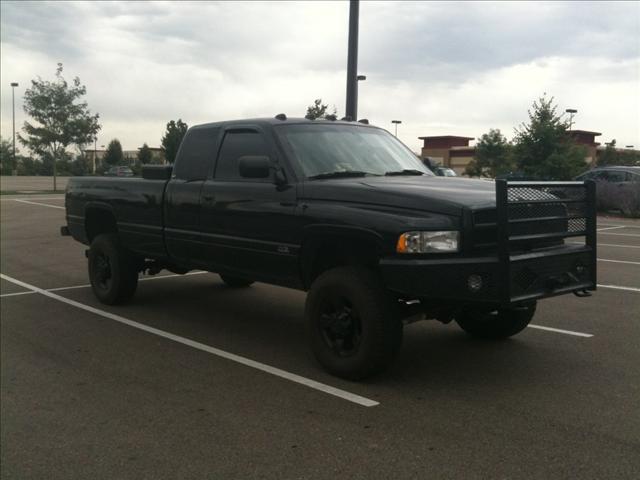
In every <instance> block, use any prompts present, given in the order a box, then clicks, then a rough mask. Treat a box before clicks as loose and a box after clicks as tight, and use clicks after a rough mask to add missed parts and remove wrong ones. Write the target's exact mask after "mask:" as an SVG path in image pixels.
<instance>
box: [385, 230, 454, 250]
mask: <svg viewBox="0 0 640 480" xmlns="http://www.w3.org/2000/svg"><path fill="white" fill-rule="evenodd" d="M459 243H460V232H405V233H403V234H402V235H400V237H399V238H398V243H397V244H396V251H397V252H398V253H445V252H457V251H458V245H459Z"/></svg>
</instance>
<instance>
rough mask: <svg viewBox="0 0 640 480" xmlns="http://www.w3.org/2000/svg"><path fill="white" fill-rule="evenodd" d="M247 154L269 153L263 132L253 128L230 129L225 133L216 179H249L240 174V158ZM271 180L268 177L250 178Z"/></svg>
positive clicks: (267, 154) (266, 154)
mask: <svg viewBox="0 0 640 480" xmlns="http://www.w3.org/2000/svg"><path fill="white" fill-rule="evenodd" d="M246 155H265V156H270V155H269V147H268V145H267V143H266V141H265V139H264V137H263V135H262V134H261V133H258V132H256V131H253V130H237V131H229V132H227V133H226V134H225V136H224V140H223V142H222V148H221V149H220V155H219V156H218V163H217V164H216V174H215V177H216V179H219V180H248V179H244V178H242V177H241V176H240V171H239V169H238V159H239V158H240V157H244V156H246ZM250 180H251V181H269V180H268V179H254V178H252V179H250Z"/></svg>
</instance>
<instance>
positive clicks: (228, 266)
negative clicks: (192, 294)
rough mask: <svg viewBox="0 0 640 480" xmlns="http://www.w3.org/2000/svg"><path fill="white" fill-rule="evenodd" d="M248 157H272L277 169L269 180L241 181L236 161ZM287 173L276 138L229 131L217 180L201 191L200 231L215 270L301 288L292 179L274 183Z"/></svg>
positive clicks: (249, 130)
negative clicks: (278, 170)
mask: <svg viewBox="0 0 640 480" xmlns="http://www.w3.org/2000/svg"><path fill="white" fill-rule="evenodd" d="M245 156H263V157H264V156H267V157H269V159H270V161H271V163H272V165H273V166H274V168H273V169H272V171H271V174H270V175H269V177H267V178H243V177H242V176H241V175H240V170H239V165H238V160H239V159H240V158H242V157H245ZM284 167H285V165H284V159H283V158H281V157H280V155H279V154H278V151H277V148H276V145H275V144H274V142H273V140H272V137H271V136H270V135H268V134H265V132H264V131H263V130H261V129H260V128H259V127H255V126H247V127H242V128H238V127H236V126H234V127H228V128H227V129H226V131H225V132H224V137H223V140H222V144H221V146H220V151H219V154H218V158H217V161H216V165H215V169H214V172H213V175H212V176H211V178H209V179H208V180H207V181H206V182H205V183H204V185H203V187H202V206H201V211H200V226H201V229H202V234H203V237H205V238H204V241H205V245H204V247H203V248H204V255H205V258H206V261H207V262H208V264H209V265H210V269H211V270H213V271H218V272H221V273H228V274H235V275H239V276H243V277H247V278H250V279H253V280H263V281H268V282H272V283H277V284H281V285H290V286H297V284H298V283H299V271H298V263H297V254H298V250H299V248H300V246H299V238H298V235H299V234H298V232H297V230H298V229H297V227H296V225H297V222H296V220H295V218H296V215H295V208H296V188H295V184H291V183H290V181H291V179H292V175H293V174H292V173H291V172H289V174H288V180H289V182H287V183H286V184H280V185H277V184H276V181H275V171H276V170H277V169H280V168H284ZM281 172H282V171H281ZM282 174H283V175H287V173H286V172H282Z"/></svg>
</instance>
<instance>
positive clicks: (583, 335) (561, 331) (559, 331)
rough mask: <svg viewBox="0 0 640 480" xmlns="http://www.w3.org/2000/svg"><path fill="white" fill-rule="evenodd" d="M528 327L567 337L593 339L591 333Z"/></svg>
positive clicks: (540, 326) (537, 326)
mask: <svg viewBox="0 0 640 480" xmlns="http://www.w3.org/2000/svg"><path fill="white" fill-rule="evenodd" d="M528 327H529V328H537V329H538V330H547V331H549V332H556V333H564V334H566V335H573V336H575V337H584V338H591V337H593V335H592V334H591V333H582V332H574V331H572V330H562V329H561V328H551V327H543V326H542V325H533V324H531V323H530V324H529V325H528Z"/></svg>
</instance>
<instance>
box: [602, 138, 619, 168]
mask: <svg viewBox="0 0 640 480" xmlns="http://www.w3.org/2000/svg"><path fill="white" fill-rule="evenodd" d="M605 165H620V155H619V154H618V150H617V149H616V140H615V138H614V139H613V140H611V142H610V143H607V147H606V148H605V149H604V152H602V155H600V157H598V166H599V167H602V166H605Z"/></svg>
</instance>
